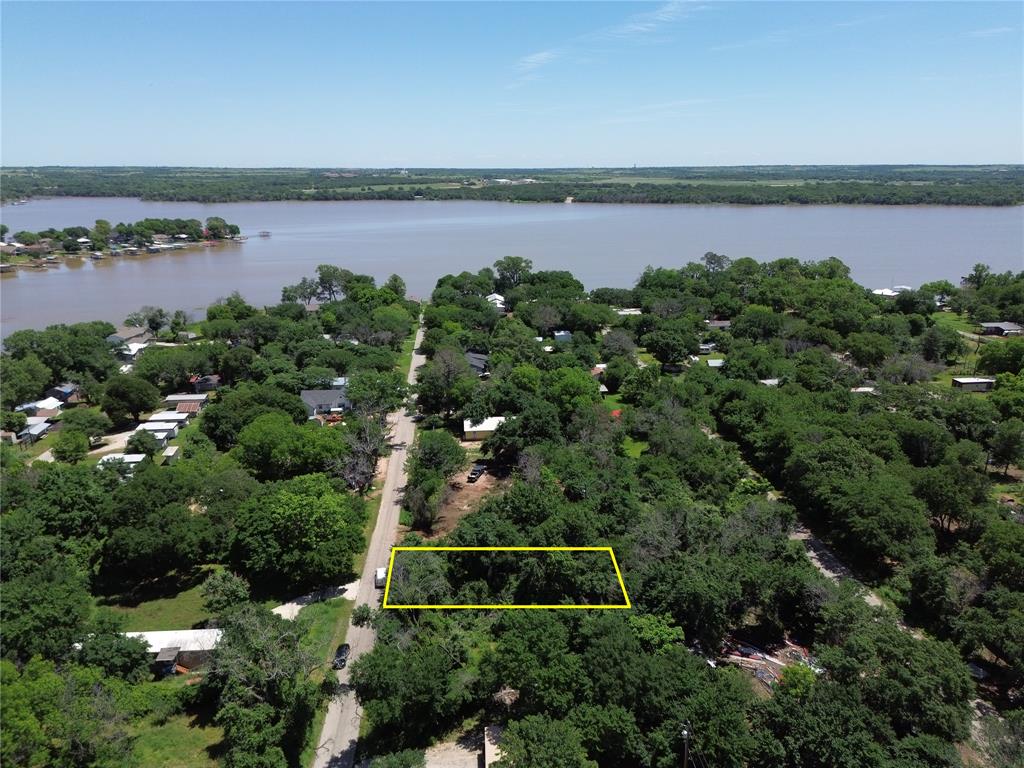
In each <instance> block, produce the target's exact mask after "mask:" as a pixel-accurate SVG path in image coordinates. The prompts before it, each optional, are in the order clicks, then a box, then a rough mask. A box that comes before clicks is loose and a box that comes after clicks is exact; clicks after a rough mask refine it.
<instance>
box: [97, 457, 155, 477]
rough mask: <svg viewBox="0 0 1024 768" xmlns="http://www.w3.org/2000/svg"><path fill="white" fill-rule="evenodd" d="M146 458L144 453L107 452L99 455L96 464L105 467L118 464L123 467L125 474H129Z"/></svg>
mask: <svg viewBox="0 0 1024 768" xmlns="http://www.w3.org/2000/svg"><path fill="white" fill-rule="evenodd" d="M146 458H147V457H146V454H144V453H108V454H107V455H106V456H102V457H100V460H99V462H97V464H96V466H98V467H106V466H113V465H115V464H119V465H122V466H123V467H124V470H125V474H126V475H131V474H132V473H133V472H134V471H135V468H136V467H137V466H139V464H141V463H142V462H144V461H145V460H146Z"/></svg>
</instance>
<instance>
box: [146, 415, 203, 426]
mask: <svg viewBox="0 0 1024 768" xmlns="http://www.w3.org/2000/svg"><path fill="white" fill-rule="evenodd" d="M191 418H192V414H191V413H182V412H181V411H160V412H158V413H154V414H153V415H152V416H150V417H149V418H148V419H146V421H163V422H172V423H174V424H177V425H178V427H179V428H180V427H184V426H185V425H186V424H188V420H189V419H191Z"/></svg>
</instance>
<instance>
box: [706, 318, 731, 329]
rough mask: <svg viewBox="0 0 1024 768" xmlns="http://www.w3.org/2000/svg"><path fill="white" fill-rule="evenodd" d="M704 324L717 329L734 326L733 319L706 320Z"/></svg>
mask: <svg viewBox="0 0 1024 768" xmlns="http://www.w3.org/2000/svg"><path fill="white" fill-rule="evenodd" d="M704 324H705V325H706V326H707V327H708V328H709V329H710V330H715V331H728V330H729V329H730V328H732V320H705V321H704Z"/></svg>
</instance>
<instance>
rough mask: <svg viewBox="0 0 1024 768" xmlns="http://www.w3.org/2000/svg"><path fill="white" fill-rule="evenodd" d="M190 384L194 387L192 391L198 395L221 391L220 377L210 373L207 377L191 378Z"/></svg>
mask: <svg viewBox="0 0 1024 768" xmlns="http://www.w3.org/2000/svg"><path fill="white" fill-rule="evenodd" d="M188 383H189V384H191V385H192V389H194V390H195V391H196V393H197V394H198V393H200V392H215V391H216V390H218V389H220V376H218V375H217V374H216V373H210V374H207V375H205V376H192V377H191V378H189V380H188Z"/></svg>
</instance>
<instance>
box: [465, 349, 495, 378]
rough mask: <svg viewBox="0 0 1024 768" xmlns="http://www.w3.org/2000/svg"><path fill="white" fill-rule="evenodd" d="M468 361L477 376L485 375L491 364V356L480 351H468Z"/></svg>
mask: <svg viewBox="0 0 1024 768" xmlns="http://www.w3.org/2000/svg"><path fill="white" fill-rule="evenodd" d="M466 362H467V363H469V367H470V368H472V369H473V373H475V374H476V375H477V376H480V377H483V376H485V375H487V369H488V366H489V365H490V356H489V355H485V354H482V353H480V352H467V353H466Z"/></svg>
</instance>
